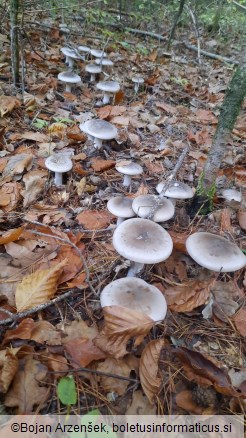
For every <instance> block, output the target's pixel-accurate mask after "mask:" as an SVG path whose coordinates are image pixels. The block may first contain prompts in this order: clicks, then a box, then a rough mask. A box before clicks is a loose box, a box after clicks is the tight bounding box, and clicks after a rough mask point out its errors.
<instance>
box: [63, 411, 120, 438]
mask: <svg viewBox="0 0 246 438" xmlns="http://www.w3.org/2000/svg"><path fill="white" fill-rule="evenodd" d="M80 427H81V432H80V433H79V434H78V433H77V432H72V433H71V434H70V435H69V438H98V436H100V437H102V438H117V434H116V433H115V432H113V431H112V428H111V427H110V426H109V425H108V424H106V423H104V421H103V417H102V414H101V412H100V411H99V409H93V410H92V411H89V412H87V414H85V415H84V416H83V417H82V418H81V423H80Z"/></svg>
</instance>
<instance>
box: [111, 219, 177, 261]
mask: <svg viewBox="0 0 246 438" xmlns="http://www.w3.org/2000/svg"><path fill="white" fill-rule="evenodd" d="M113 246H114V248H115V249H116V251H117V252H118V253H119V254H120V255H121V256H123V257H125V258H126V259H128V260H131V261H133V262H137V263H146V264H152V263H159V262H162V261H163V260H166V259H167V258H168V257H169V256H170V254H171V252H172V249H173V242H172V239H171V237H170V236H169V234H168V232H167V231H166V230H164V228H162V227H161V226H160V225H158V224H156V223H155V222H153V221H150V220H148V219H140V218H133V219H128V220H127V221H124V222H122V223H121V224H120V225H119V226H118V227H117V228H116V230H115V232H114V234H113Z"/></svg>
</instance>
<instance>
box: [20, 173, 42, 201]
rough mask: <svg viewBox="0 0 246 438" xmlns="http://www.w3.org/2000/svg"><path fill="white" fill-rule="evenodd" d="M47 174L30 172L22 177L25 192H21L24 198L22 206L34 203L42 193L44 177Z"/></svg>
mask: <svg viewBox="0 0 246 438" xmlns="http://www.w3.org/2000/svg"><path fill="white" fill-rule="evenodd" d="M47 174H48V172H47V171H45V170H31V171H30V172H28V173H26V175H24V177H23V181H24V183H25V190H22V191H21V195H22V196H23V198H24V202H23V206H24V207H26V206H27V205H30V204H31V203H32V202H34V201H36V200H37V198H38V197H39V195H40V194H41V193H42V192H43V191H44V187H45V182H46V180H45V177H46V176H47Z"/></svg>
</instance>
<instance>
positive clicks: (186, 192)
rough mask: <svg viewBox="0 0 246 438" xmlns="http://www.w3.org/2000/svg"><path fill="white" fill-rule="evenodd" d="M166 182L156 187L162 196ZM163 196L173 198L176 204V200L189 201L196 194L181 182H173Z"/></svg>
mask: <svg viewBox="0 0 246 438" xmlns="http://www.w3.org/2000/svg"><path fill="white" fill-rule="evenodd" d="M165 184H166V182H165V181H163V182H160V183H159V184H158V185H157V186H156V191H157V192H158V193H159V194H161V193H162V190H163V188H164V186H165ZM163 196H166V197H167V198H171V199H172V200H173V201H172V202H173V203H174V204H175V200H176V199H189V198H193V196H194V193H193V190H192V188H191V187H190V186H188V185H187V184H185V183H183V182H180V181H171V182H170V184H169V187H168V189H167V190H166V191H165V193H163Z"/></svg>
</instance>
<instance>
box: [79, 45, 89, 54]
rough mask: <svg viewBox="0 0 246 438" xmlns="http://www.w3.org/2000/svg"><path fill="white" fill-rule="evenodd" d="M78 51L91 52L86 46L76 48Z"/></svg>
mask: <svg viewBox="0 0 246 438" xmlns="http://www.w3.org/2000/svg"><path fill="white" fill-rule="evenodd" d="M78 50H79V51H80V52H83V53H89V52H90V51H91V49H90V47H87V46H78Z"/></svg>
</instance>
